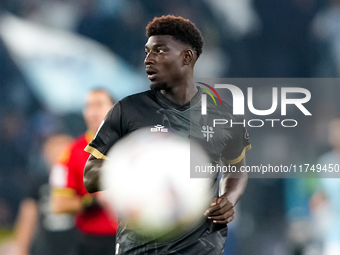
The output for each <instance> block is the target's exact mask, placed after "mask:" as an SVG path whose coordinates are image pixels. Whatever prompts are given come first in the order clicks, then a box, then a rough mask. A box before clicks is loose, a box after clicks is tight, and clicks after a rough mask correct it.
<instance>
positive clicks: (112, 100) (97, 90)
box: [90, 87, 116, 104]
mask: <svg viewBox="0 0 340 255" xmlns="http://www.w3.org/2000/svg"><path fill="white" fill-rule="evenodd" d="M92 92H103V93H105V94H107V96H108V97H109V99H110V101H111V103H112V104H115V103H116V100H115V99H114V98H113V96H112V94H111V93H110V92H109V91H108V90H107V89H104V88H102V87H97V88H93V89H91V90H90V93H92Z"/></svg>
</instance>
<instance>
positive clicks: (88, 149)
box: [84, 145, 107, 159]
mask: <svg viewBox="0 0 340 255" xmlns="http://www.w3.org/2000/svg"><path fill="white" fill-rule="evenodd" d="M84 151H86V152H88V153H90V154H92V155H93V156H94V157H96V158H97V159H107V157H106V156H105V155H104V154H103V153H101V152H100V151H99V150H97V149H96V148H93V147H92V146H90V145H87V146H86V147H85V149H84Z"/></svg>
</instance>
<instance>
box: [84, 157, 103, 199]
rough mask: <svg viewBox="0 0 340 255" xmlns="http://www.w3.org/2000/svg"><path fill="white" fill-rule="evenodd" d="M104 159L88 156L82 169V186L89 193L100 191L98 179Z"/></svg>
mask: <svg viewBox="0 0 340 255" xmlns="http://www.w3.org/2000/svg"><path fill="white" fill-rule="evenodd" d="M103 162H104V159H97V158H96V157H94V156H92V155H90V157H89V159H88V160H87V162H86V164H85V169H84V186H85V188H86V190H87V192H89V193H94V192H97V191H100V190H101V189H100V185H99V178H100V172H101V167H102V165H103Z"/></svg>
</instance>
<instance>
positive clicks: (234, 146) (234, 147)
mask: <svg viewBox="0 0 340 255" xmlns="http://www.w3.org/2000/svg"><path fill="white" fill-rule="evenodd" d="M249 149H251V144H250V142H249V134H248V131H247V129H246V128H245V127H244V126H242V125H237V127H236V128H235V132H233V135H232V138H231V139H230V140H228V142H227V144H226V147H225V148H224V150H223V152H222V157H221V160H222V161H223V162H224V163H225V164H237V163H239V162H240V161H241V160H242V159H243V158H244V156H245V153H246V151H247V150H249Z"/></svg>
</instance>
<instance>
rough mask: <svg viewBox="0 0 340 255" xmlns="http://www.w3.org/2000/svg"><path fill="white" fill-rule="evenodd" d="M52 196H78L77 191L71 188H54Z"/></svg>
mask: <svg viewBox="0 0 340 255" xmlns="http://www.w3.org/2000/svg"><path fill="white" fill-rule="evenodd" d="M52 195H56V196H61V197H74V196H75V195H76V191H75V190H74V189H71V188H53V189H52Z"/></svg>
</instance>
